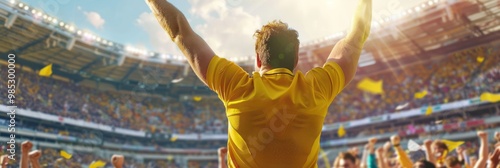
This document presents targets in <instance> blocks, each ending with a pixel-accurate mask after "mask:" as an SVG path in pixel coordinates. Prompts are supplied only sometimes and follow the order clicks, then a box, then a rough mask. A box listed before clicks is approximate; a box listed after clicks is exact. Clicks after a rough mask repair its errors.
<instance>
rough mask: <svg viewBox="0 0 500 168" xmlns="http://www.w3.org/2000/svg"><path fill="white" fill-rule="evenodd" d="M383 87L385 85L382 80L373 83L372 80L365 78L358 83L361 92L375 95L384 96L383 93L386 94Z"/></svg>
mask: <svg viewBox="0 0 500 168" xmlns="http://www.w3.org/2000/svg"><path fill="white" fill-rule="evenodd" d="M382 85H383V81H382V80H379V81H373V80H371V79H370V78H365V79H363V80H361V81H360V82H359V83H358V85H357V87H358V89H360V90H363V91H366V92H370V93H373V94H382V93H384V89H383V88H382Z"/></svg>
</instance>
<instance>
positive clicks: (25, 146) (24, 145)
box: [21, 141, 33, 154]
mask: <svg viewBox="0 0 500 168" xmlns="http://www.w3.org/2000/svg"><path fill="white" fill-rule="evenodd" d="M31 148H33V143H31V142H30V141H24V142H23V143H22V144H21V152H22V153H23V154H28V153H29V152H30V151H31Z"/></svg>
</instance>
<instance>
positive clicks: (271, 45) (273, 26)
mask: <svg viewBox="0 0 500 168" xmlns="http://www.w3.org/2000/svg"><path fill="white" fill-rule="evenodd" d="M254 36H255V38H256V42H255V52H256V53H257V54H258V58H259V59H260V64H261V66H266V67H267V68H271V69H273V68H287V69H289V70H291V71H293V69H294V68H295V66H296V64H297V61H298V51H299V39H298V37H299V34H298V32H297V31H296V30H294V29H290V28H289V27H288V25H287V24H286V23H283V22H281V21H276V20H275V21H272V22H269V23H268V24H266V25H264V26H262V28H261V29H260V30H257V31H256V32H255V34H254ZM259 68H260V66H259Z"/></svg>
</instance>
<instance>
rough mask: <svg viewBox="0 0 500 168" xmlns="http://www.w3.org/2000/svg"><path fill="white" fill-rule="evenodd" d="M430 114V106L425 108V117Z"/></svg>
mask: <svg viewBox="0 0 500 168" xmlns="http://www.w3.org/2000/svg"><path fill="white" fill-rule="evenodd" d="M431 114H432V106H429V107H427V110H425V115H426V116H428V115H431Z"/></svg>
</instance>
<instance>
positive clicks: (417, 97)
mask: <svg viewBox="0 0 500 168" xmlns="http://www.w3.org/2000/svg"><path fill="white" fill-rule="evenodd" d="M426 95H427V90H424V91H421V92H417V93H415V99H422V98H424V97H425V96H426Z"/></svg>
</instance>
